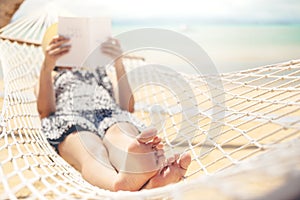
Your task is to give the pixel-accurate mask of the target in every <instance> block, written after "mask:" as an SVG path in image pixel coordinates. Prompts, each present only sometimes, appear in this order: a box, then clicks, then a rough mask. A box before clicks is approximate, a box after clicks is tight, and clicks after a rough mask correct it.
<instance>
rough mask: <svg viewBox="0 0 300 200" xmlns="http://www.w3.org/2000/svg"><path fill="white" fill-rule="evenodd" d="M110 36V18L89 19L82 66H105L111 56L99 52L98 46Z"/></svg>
mask: <svg viewBox="0 0 300 200" xmlns="http://www.w3.org/2000/svg"><path fill="white" fill-rule="evenodd" d="M109 37H111V20H110V18H105V17H97V18H90V19H89V47H88V56H87V58H86V60H85V63H84V66H87V67H89V68H94V67H99V66H105V65H107V64H109V63H110V62H111V60H112V59H111V58H109V57H108V56H107V55H105V54H103V53H102V52H101V49H100V46H101V44H102V43H103V42H105V41H106V40H107V39H108V38H109Z"/></svg>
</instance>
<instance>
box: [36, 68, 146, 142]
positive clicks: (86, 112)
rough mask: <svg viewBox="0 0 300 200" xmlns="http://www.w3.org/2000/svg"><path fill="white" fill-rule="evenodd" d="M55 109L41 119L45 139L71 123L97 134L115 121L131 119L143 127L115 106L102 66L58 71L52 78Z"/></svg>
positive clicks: (54, 135)
mask: <svg viewBox="0 0 300 200" xmlns="http://www.w3.org/2000/svg"><path fill="white" fill-rule="evenodd" d="M53 86H54V90H55V97H56V111H55V113H53V114H51V115H50V116H48V117H46V118H43V119H42V131H43V132H44V134H45V135H46V137H47V139H48V140H56V139H59V138H61V137H62V135H63V134H64V133H65V132H66V131H67V130H68V129H69V128H71V127H72V126H74V125H75V126H80V127H82V128H83V129H84V130H88V131H91V132H94V133H97V134H98V135H99V136H100V137H103V136H104V134H105V131H106V130H107V129H108V128H109V127H111V126H112V125H113V124H115V123H117V122H130V123H132V124H133V125H135V126H136V127H137V128H138V129H139V130H140V131H141V130H142V129H143V128H145V125H144V124H142V123H141V122H140V121H139V120H138V119H136V118H135V117H134V116H133V115H131V114H130V113H129V112H127V111H124V110H121V108H120V107H119V106H118V105H117V103H116V101H115V98H114V95H113V88H112V84H111V82H110V80H109V78H108V76H107V74H106V71H105V68H104V67H101V68H96V69H95V70H93V71H87V70H81V69H77V68H74V69H72V70H68V69H63V70H59V71H58V74H57V75H56V76H55V79H54V83H53Z"/></svg>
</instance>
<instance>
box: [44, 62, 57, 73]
mask: <svg viewBox="0 0 300 200" xmlns="http://www.w3.org/2000/svg"><path fill="white" fill-rule="evenodd" d="M54 67H55V66H54V65H53V66H52V65H51V66H50V65H49V63H47V61H44V62H43V65H42V71H44V72H46V73H51V72H52V71H53V69H54Z"/></svg>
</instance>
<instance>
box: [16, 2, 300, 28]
mask: <svg viewBox="0 0 300 200" xmlns="http://www.w3.org/2000/svg"><path fill="white" fill-rule="evenodd" d="M49 3H50V4H57V5H58V7H61V8H64V9H67V10H68V11H70V12H72V13H74V14H76V15H89V16H98V15H109V16H111V17H112V18H113V19H117V20H132V19H133V20H138V19H157V18H194V19H199V20H202V21H204V22H205V21H208V22H211V21H212V22H254V23H260V22H261V23H278V22H279V23H300V12H299V11H300V1H299V0H151V1H145V0H106V1H103V0H25V2H24V3H23V5H22V7H21V8H20V10H19V12H18V13H17V14H16V16H15V18H18V17H19V16H22V15H24V14H26V13H29V12H32V10H39V9H40V7H41V6H45V5H47V4H49Z"/></svg>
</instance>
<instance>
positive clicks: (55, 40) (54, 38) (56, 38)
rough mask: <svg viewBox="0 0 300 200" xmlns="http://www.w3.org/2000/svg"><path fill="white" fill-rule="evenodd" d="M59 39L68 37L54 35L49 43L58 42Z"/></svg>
mask: <svg viewBox="0 0 300 200" xmlns="http://www.w3.org/2000/svg"><path fill="white" fill-rule="evenodd" d="M61 40H70V39H69V38H67V37H64V36H62V35H55V36H54V37H53V38H52V40H51V41H50V44H53V43H56V42H59V41H61Z"/></svg>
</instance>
